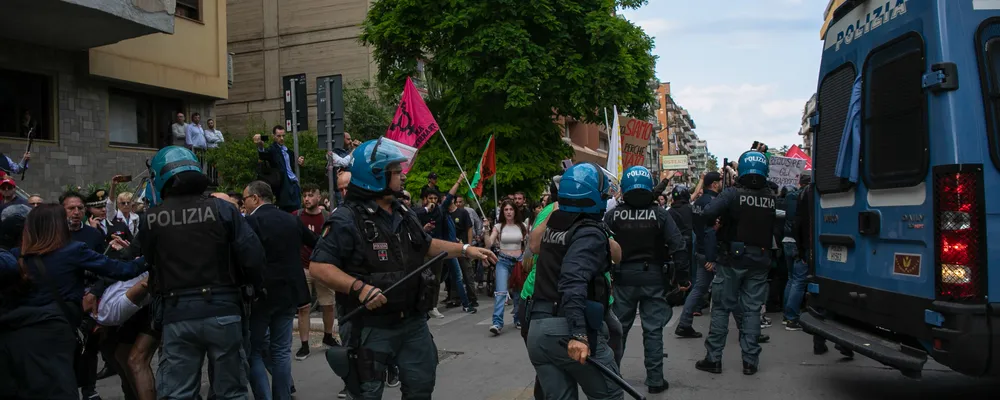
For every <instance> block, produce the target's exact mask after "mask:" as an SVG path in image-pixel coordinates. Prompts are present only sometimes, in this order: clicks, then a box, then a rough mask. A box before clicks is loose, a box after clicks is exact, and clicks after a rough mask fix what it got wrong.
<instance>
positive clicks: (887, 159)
mask: <svg viewBox="0 0 1000 400" xmlns="http://www.w3.org/2000/svg"><path fill="white" fill-rule="evenodd" d="M925 64H926V61H925V60H924V43H923V40H922V39H921V38H920V36H919V35H917V34H909V35H906V36H903V37H901V38H899V39H896V40H894V41H893V42H890V43H888V44H885V45H883V46H881V47H879V48H877V49H875V50H874V51H872V53H871V54H870V55H869V56H868V60H867V61H866V62H865V69H864V71H865V73H864V75H863V78H862V80H863V83H862V86H863V89H862V93H863V94H862V96H863V99H864V100H863V102H864V105H863V109H864V110H863V114H862V115H863V117H862V119H863V122H862V128H861V129H862V137H863V140H864V142H865V151H864V158H863V163H864V169H865V185H866V186H868V187H869V188H871V189H888V188H897V187H908V186H913V185H916V184H918V183H920V182H923V180H924V177H925V176H926V175H927V167H928V164H929V154H928V148H927V143H928V141H929V137H928V136H929V134H928V128H927V99H926V97H925V95H924V90H923V76H924V71H925V69H926V68H925Z"/></svg>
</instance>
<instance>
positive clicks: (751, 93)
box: [621, 0, 827, 162]
mask: <svg viewBox="0 0 1000 400" xmlns="http://www.w3.org/2000/svg"><path fill="white" fill-rule="evenodd" d="M826 4H827V0H713V1H704V0H649V4H647V5H646V6H644V7H642V8H640V9H638V10H624V11H622V12H621V14H622V15H624V16H625V18H627V19H628V20H630V21H632V22H633V23H635V24H636V25H639V26H641V27H642V28H643V29H644V30H645V31H646V33H647V34H648V35H650V36H653V38H654V41H655V46H656V47H655V49H654V50H653V53H654V54H655V55H657V56H659V59H658V60H657V63H656V77H657V78H658V79H659V80H660V81H661V82H670V88H671V95H672V96H673V98H674V101H675V102H677V104H678V105H679V106H681V107H684V108H685V109H687V110H688V112H689V113H690V114H691V117H692V118H693V119H694V122H695V125H696V129H695V132H696V133H697V134H698V137H700V138H701V139H703V140H706V141H707V142H708V151H709V152H711V153H712V154H714V155H716V156H717V157H718V158H719V162H722V159H723V158H726V157H728V158H729V159H731V160H732V159H735V158H736V157H738V156H739V155H740V154H741V153H742V152H743V151H745V150H747V149H749V148H750V145H751V144H752V143H753V141H754V140H758V141H762V142H764V143H766V144H767V145H768V146H770V147H771V148H780V147H781V146H783V145H788V146H791V145H794V144H798V145H801V143H802V137H801V136H799V135H798V130H799V127H800V126H801V124H802V110H803V107H804V106H805V102H806V101H807V100H809V98H810V97H811V96H812V95H813V93H815V92H816V84H817V77H818V74H819V63H820V56H821V54H822V49H823V42H822V41H821V40H820V38H819V37H820V36H819V30H820V28H821V27H822V25H823V11H824V10H825V8H826Z"/></svg>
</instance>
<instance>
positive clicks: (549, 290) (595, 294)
mask: <svg viewBox="0 0 1000 400" xmlns="http://www.w3.org/2000/svg"><path fill="white" fill-rule="evenodd" d="M583 226H593V227H596V228H599V229H601V230H602V231H604V232H605V233H607V228H606V227H605V225H604V224H602V223H600V222H598V221H594V220H591V219H588V218H584V217H583V215H581V214H577V213H568V212H565V211H562V210H556V211H553V212H552V214H551V216H550V217H549V222H548V225H547V226H546V228H545V232H544V233H543V234H542V245H541V249H539V250H540V251H539V252H538V259H537V260H536V261H535V293H534V294H533V295H532V297H533V298H534V299H536V300H542V301H548V302H552V303H559V302H560V301H561V300H562V293H560V292H559V273H560V272H561V271H562V261H563V257H565V256H566V252H567V251H569V245H570V243H569V240H570V238H572V237H573V234H574V233H575V232H576V230H577V229H579V228H580V227H583ZM605 246H608V247H609V249H608V260H607V262H606V263H605V265H604V266H603V268H602V269H601V270H600V271H599V272H598V273H597V274H594V277H593V278H592V279H591V280H590V282H587V300H591V301H595V302H598V303H600V304H608V299H609V298H610V296H611V287H610V285H609V284H608V280H607V279H605V278H604V273H605V272H607V271H608V270H609V269H610V267H611V250H610V245H609V244H608V242H607V241H605Z"/></svg>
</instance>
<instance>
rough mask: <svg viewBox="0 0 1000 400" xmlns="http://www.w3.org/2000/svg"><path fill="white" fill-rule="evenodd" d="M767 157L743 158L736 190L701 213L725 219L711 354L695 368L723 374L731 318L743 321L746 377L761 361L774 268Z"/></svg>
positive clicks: (708, 217) (756, 154)
mask: <svg viewBox="0 0 1000 400" xmlns="http://www.w3.org/2000/svg"><path fill="white" fill-rule="evenodd" d="M767 172H768V166H767V159H766V158H765V157H764V155H763V154H761V153H759V152H756V151H748V152H745V153H743V155H741V156H740V163H739V166H738V174H739V177H738V178H737V182H736V187H731V188H728V189H726V190H725V191H723V192H722V194H720V195H719V196H718V197H716V198H715V200H713V201H712V203H711V204H709V206H708V208H706V209H705V210H704V211H703V212H702V217H704V218H705V220H706V221H712V220H715V219H716V218H720V217H721V221H720V225H721V227H720V229H719V231H718V239H719V240H718V242H719V243H718V248H719V256H718V262H717V263H716V264H717V265H716V267H715V271H716V276H715V280H714V281H713V282H712V285H713V286H712V324H711V328H710V330H709V333H708V338H707V339H705V348H706V349H707V350H708V354H707V355H706V356H705V359H704V360H701V361H698V362H697V363H696V364H695V368H698V369H699V370H702V371H707V372H712V373H716V374H718V373H721V372H722V350H723V348H724V347H725V344H726V335H727V334H728V333H729V314H730V313H732V314H733V315H734V316H736V317H737V318H739V315H737V314H738V312H742V313H743V315H742V318H741V319H742V321H743V322H742V325H741V326H739V324H738V327H739V328H740V347H741V348H742V350H743V374H744V375H753V374H756V373H757V367H758V362H759V361H760V359H759V356H760V350H761V349H760V345H759V344H758V339H759V336H760V310H761V306H762V305H763V303H764V298H765V296H766V291H767V273H768V269H769V268H770V266H771V251H770V249H771V244H772V242H771V241H772V239H773V238H772V235H771V230H772V228H773V227H774V223H775V218H776V217H775V207H774V203H775V197H774V193H773V192H771V190H770V189H769V188H768V185H767Z"/></svg>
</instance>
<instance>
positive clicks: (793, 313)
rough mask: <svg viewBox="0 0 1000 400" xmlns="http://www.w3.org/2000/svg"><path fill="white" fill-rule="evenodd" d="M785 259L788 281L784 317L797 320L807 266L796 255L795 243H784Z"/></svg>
mask: <svg viewBox="0 0 1000 400" xmlns="http://www.w3.org/2000/svg"><path fill="white" fill-rule="evenodd" d="M784 245H785V260H786V264H787V265H788V283H787V284H785V319H787V320H789V321H798V319H799V312H800V310H799V307H801V306H802V297H803V296H805V294H806V276H808V275H809V266H808V265H807V264H806V263H805V261H802V259H800V258H799V256H798V248H797V247H796V246H795V243H785V244H784Z"/></svg>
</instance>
